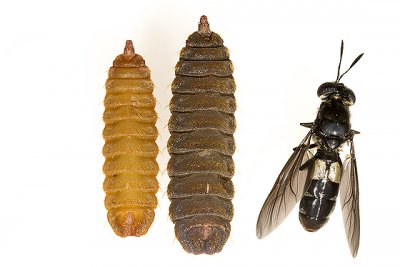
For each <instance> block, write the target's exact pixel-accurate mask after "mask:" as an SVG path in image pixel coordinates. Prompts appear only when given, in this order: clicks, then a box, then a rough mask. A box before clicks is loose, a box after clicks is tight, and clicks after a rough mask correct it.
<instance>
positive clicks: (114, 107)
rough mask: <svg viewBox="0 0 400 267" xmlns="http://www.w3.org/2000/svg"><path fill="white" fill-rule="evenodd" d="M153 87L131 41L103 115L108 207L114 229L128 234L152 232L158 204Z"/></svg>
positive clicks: (109, 85)
mask: <svg viewBox="0 0 400 267" xmlns="http://www.w3.org/2000/svg"><path fill="white" fill-rule="evenodd" d="M153 89H154V85H153V82H152V81H151V79H150V70H149V68H148V67H147V66H146V65H145V61H144V60H143V58H142V57H141V56H140V55H138V54H136V53H135V52H134V48H133V45H132V41H129V40H128V41H126V46H125V50H124V53H123V54H121V55H119V56H117V57H116V59H115V60H114V62H113V66H112V67H111V68H110V69H109V72H108V79H107V81H106V96H105V99H104V107H105V110H104V113H103V120H104V123H105V128H104V131H103V137H104V140H105V145H104V147H103V155H104V157H105V162H104V165H103V172H104V174H105V175H106V178H105V180H104V183H103V188H104V191H105V193H106V198H105V206H106V209H107V210H108V213H107V218H108V221H109V223H110V225H111V227H112V228H113V230H114V232H115V233H116V234H117V235H119V236H122V237H126V236H142V235H144V234H146V233H147V231H148V229H149V227H150V226H151V224H152V222H153V220H154V209H155V208H156V206H157V198H156V195H155V194H156V192H157V191H158V182H157V180H156V176H157V174H158V171H159V168H158V164H157V162H156V157H157V155H158V146H157V144H156V142H155V141H156V139H157V136H158V132H157V128H156V127H155V123H156V121H157V114H156V112H155V110H154V108H155V104H156V101H155V98H154V96H153Z"/></svg>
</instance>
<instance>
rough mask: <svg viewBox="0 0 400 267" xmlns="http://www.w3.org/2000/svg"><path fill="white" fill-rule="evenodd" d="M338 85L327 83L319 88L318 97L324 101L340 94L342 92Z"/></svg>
mask: <svg viewBox="0 0 400 267" xmlns="http://www.w3.org/2000/svg"><path fill="white" fill-rule="evenodd" d="M338 85H339V84H337V83H333V82H326V83H323V84H321V85H320V86H319V87H318V91H317V95H318V97H319V98H321V99H324V98H326V97H328V96H329V95H332V94H338V93H339V92H340V90H339V88H338Z"/></svg>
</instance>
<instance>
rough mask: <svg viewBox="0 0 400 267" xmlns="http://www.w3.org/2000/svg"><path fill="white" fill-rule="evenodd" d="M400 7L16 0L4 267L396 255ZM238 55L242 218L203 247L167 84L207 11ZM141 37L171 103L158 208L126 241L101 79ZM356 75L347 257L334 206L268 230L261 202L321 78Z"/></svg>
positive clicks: (5, 153)
mask: <svg viewBox="0 0 400 267" xmlns="http://www.w3.org/2000/svg"><path fill="white" fill-rule="evenodd" d="M399 11H400V6H399V5H398V4H397V1H337V0H336V1H311V0H309V1H295V0H293V1H288V0H286V1H250V0H248V1H206V0H201V1H200V0H199V1H161V0H160V1H144V0H142V1H132V0H131V1H93V2H90V3H83V1H65V2H63V1H59V3H56V1H44V0H42V1H41V0H37V1H7V2H4V3H2V4H1V9H0V25H1V32H0V34H1V36H0V38H1V41H0V77H1V80H0V81H1V83H0V92H1V94H0V122H1V131H0V157H1V158H0V170H1V172H0V191H1V192H0V265H1V266H147V265H149V266H315V265H321V266H399V263H400V260H399V255H398V254H399V253H398V249H399V238H400V235H399V233H400V231H399V210H400V208H399V204H398V203H399V192H400V182H399V172H400V170H399V157H400V153H399V149H400V146H399V137H398V132H399V111H398V107H399V104H398V103H399V101H398V96H399V94H398V93H399V90H400V88H399V79H398V77H399V73H400V72H399V70H400V49H399V48H400V15H399ZM203 14H205V15H207V16H208V18H209V22H210V25H211V29H212V30H213V31H215V32H217V33H219V34H220V35H221V36H222V38H223V39H224V40H225V45H226V46H227V47H228V48H229V49H230V51H231V59H232V61H233V63H234V65H235V73H234V77H235V79H236V83H237V93H236V98H237V104H238V109H237V112H236V118H237V125H238V127H237V132H236V134H235V139H236V141H237V151H236V153H235V156H234V160H235V164H236V175H235V177H234V180H233V181H234V184H235V189H236V195H235V199H234V201H233V202H234V206H235V216H234V219H233V222H232V233H231V237H230V239H229V240H228V242H227V244H226V246H225V248H224V250H223V251H222V252H221V253H219V254H217V255H214V256H207V255H201V256H193V255H189V254H187V253H186V252H184V251H183V249H182V248H181V246H180V244H179V242H178V241H177V240H176V239H175V237H174V232H173V224H172V222H171V221H170V220H169V217H168V206H169V200H168V197H167V195H166V187H167V184H168V181H169V178H168V175H167V172H166V164H167V161H168V159H169V156H168V153H167V150H166V149H165V147H166V142H167V140H168V137H169V134H168V130H167V127H166V125H167V123H168V118H169V116H170V113H169V110H168V102H169V99H170V98H171V92H170V87H169V86H170V84H171V82H172V80H173V78H174V66H175V64H176V62H177V61H178V56H179V51H180V49H181V48H182V47H183V46H184V44H185V40H186V38H187V37H188V35H189V34H191V33H192V32H194V31H196V29H197V23H198V21H199V17H200V16H201V15H203ZM126 39H132V40H133V43H134V46H135V48H136V52H137V53H139V54H141V55H142V56H143V57H144V58H145V60H146V63H147V65H148V66H149V67H150V69H151V70H152V79H153V81H154V83H155V85H156V88H155V95H156V97H157V100H158V105H157V112H158V114H159V117H160V119H159V121H158V123H157V126H158V128H159V130H160V137H159V139H158V143H159V146H160V150H161V153H160V155H159V157H158V162H159V164H160V169H161V171H160V173H159V176H158V180H159V182H160V190H159V193H158V195H157V196H158V199H159V207H158V208H157V209H156V218H155V221H154V223H153V226H152V227H151V229H150V231H149V233H148V234H147V235H146V236H144V237H141V238H125V239H122V238H119V237H117V236H116V235H115V234H114V233H113V231H112V230H111V228H110V226H109V225H108V222H107V220H106V210H105V208H104V204H103V199H104V192H103V189H102V182H103V179H104V175H103V174H102V171H101V169H102V164H103V162H104V158H103V156H102V154H101V149H102V146H103V143H104V142H103V139H102V129H103V127H104V125H103V122H102V112H103V103H102V101H103V97H104V94H105V89H104V82H105V80H106V78H107V71H108V68H109V67H110V66H111V64H112V61H113V60H114V58H115V57H116V56H117V55H118V54H120V53H121V52H122V51H123V46H124V44H125V40H126ZM342 39H343V40H344V41H345V49H344V59H343V69H346V68H347V67H348V66H349V64H350V63H351V62H352V61H353V59H354V58H355V57H356V56H357V55H358V54H360V53H361V52H364V53H365V55H364V57H363V58H362V59H361V61H360V62H359V63H358V64H357V65H356V66H355V67H354V69H352V70H351V71H350V72H349V73H348V74H347V75H346V76H345V77H344V78H343V79H342V82H344V83H345V84H346V85H347V86H348V87H350V88H352V89H353V90H354V92H355V94H356V96H357V102H356V103H355V105H354V106H353V107H352V108H351V112H352V124H353V128H354V129H356V130H359V131H361V134H360V135H358V136H356V139H355V145H356V153H357V160H358V163H359V179H360V190H361V195H360V196H361V200H360V202H361V207H360V208H361V245H360V249H359V254H358V257H357V258H356V259H353V258H352V257H351V255H350V252H349V249H348V247H347V242H346V238H345V234H344V229H343V225H342V216H341V211H340V207H339V206H337V207H336V210H335V212H334V213H333V214H332V216H331V219H330V221H329V223H328V224H327V225H326V226H325V227H324V228H323V229H321V230H320V231H319V232H317V233H313V234H312V233H308V232H306V231H304V230H303V229H302V226H301V225H300V223H299V221H298V215H297V214H298V208H297V207H296V208H295V210H294V211H293V212H292V213H291V214H290V216H289V217H288V218H287V219H286V220H285V221H284V223H283V224H282V225H281V226H280V227H278V228H277V229H276V230H275V231H274V232H273V233H272V234H271V235H270V236H268V237H267V238H265V239H263V240H258V239H257V238H256V235H255V224H256V219H257V216H258V212H259V209H260V207H261V205H262V203H263V201H264V199H265V197H266V196H267V194H268V193H269V191H270V189H271V187H272V185H273V183H274V181H275V178H276V177H277V175H278V173H279V171H280V170H281V168H282V167H283V165H284V163H285V162H286V160H287V159H288V157H289V155H290V154H291V149H292V148H293V147H295V146H296V145H298V143H299V142H300V141H301V139H302V138H303V136H304V135H305V134H306V132H307V130H306V129H305V128H302V127H300V126H299V123H300V122H310V121H313V120H314V118H315V116H316V113H317V108H318V106H319V104H320V100H319V99H318V97H317V95H316V90H317V88H318V86H319V85H320V84H321V83H323V82H326V81H332V80H334V79H335V78H336V70H337V64H338V60H339V47H340V41H341V40H342Z"/></svg>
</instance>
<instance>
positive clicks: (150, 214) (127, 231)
mask: <svg viewBox="0 0 400 267" xmlns="http://www.w3.org/2000/svg"><path fill="white" fill-rule="evenodd" d="M107 217H108V221H109V223H110V225H111V227H112V228H113V230H114V232H115V233H116V234H117V235H119V236H121V237H127V236H136V237H139V236H142V235H145V234H146V233H147V231H148V230H149V228H150V226H151V224H152V223H153V220H154V210H152V209H138V208H130V209H126V210H109V211H108V214H107Z"/></svg>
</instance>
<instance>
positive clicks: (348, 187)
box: [339, 138, 360, 257]
mask: <svg viewBox="0 0 400 267" xmlns="http://www.w3.org/2000/svg"><path fill="white" fill-rule="evenodd" d="M339 191H340V204H341V206H342V213H343V222H344V228H345V232H346V237H347V242H348V243H349V248H350V251H351V254H352V255H353V257H356V256H357V252H358V246H359V244H360V209H359V189H358V173H357V162H356V156H355V152H354V143H353V138H351V139H350V157H349V158H347V159H346V160H345V161H344V164H343V174H342V179H341V181H340V187H339Z"/></svg>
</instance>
